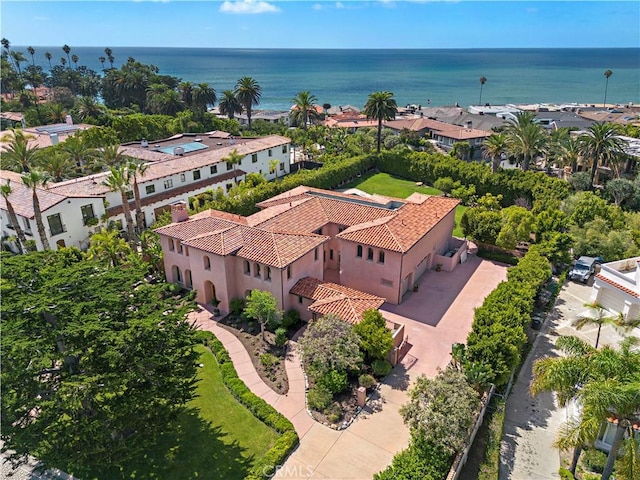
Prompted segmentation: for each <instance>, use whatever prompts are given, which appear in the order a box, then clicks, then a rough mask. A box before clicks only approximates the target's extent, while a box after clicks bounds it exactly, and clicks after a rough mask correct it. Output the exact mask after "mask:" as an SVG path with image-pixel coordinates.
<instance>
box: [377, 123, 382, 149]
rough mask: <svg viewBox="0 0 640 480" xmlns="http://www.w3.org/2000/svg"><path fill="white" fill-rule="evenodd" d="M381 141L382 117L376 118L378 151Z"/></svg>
mask: <svg viewBox="0 0 640 480" xmlns="http://www.w3.org/2000/svg"><path fill="white" fill-rule="evenodd" d="M381 142H382V117H379V118H378V153H380V143H381Z"/></svg>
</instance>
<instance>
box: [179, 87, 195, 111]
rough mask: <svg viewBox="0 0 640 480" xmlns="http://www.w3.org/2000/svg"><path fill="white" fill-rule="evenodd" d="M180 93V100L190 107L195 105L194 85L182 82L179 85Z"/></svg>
mask: <svg viewBox="0 0 640 480" xmlns="http://www.w3.org/2000/svg"><path fill="white" fill-rule="evenodd" d="M178 91H179V92H180V98H181V99H182V101H183V102H184V103H185V104H187V105H188V106H190V105H192V104H193V83H191V82H180V83H179V84H178Z"/></svg>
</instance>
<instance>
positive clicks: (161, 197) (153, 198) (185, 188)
mask: <svg viewBox="0 0 640 480" xmlns="http://www.w3.org/2000/svg"><path fill="white" fill-rule="evenodd" d="M242 175H246V173H245V172H244V171H243V170H236V171H235V173H234V172H233V171H231V172H226V173H223V174H222V175H217V176H215V177H211V178H205V179H204V180H198V181H197V182H191V183H187V184H185V185H182V186H180V187H178V188H172V189H170V190H166V191H164V192H161V193H156V194H155V195H149V196H147V197H144V198H142V199H141V200H140V204H141V205H142V206H143V207H146V206H148V205H151V204H153V203H157V202H163V201H165V200H168V199H170V198H173V197H177V196H180V195H184V194H185V193H189V192H192V191H194V190H198V189H200V188H205V187H208V186H209V185H215V184H216V183H220V182H224V181H226V180H231V179H233V178H234V176H237V177H240V176H242ZM138 188H140V184H138ZM129 208H130V209H131V211H133V210H134V208H135V202H134V201H131V202H129ZM108 212H109V216H110V217H112V216H115V215H120V214H121V213H122V205H116V206H115V207H111V208H109V209H108Z"/></svg>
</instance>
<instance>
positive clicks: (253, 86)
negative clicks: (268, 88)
mask: <svg viewBox="0 0 640 480" xmlns="http://www.w3.org/2000/svg"><path fill="white" fill-rule="evenodd" d="M235 95H236V98H237V99H238V102H239V103H240V105H242V107H243V108H244V111H245V112H247V122H248V123H249V130H251V107H252V106H253V105H258V104H259V103H260V97H261V96H262V87H260V85H258V82H256V81H255V80H254V79H253V78H251V77H242V78H240V79H238V82H237V83H236V88H235Z"/></svg>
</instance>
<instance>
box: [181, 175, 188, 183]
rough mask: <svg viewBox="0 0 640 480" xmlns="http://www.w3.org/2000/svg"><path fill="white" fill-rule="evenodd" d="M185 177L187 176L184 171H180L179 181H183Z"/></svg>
mask: <svg viewBox="0 0 640 480" xmlns="http://www.w3.org/2000/svg"><path fill="white" fill-rule="evenodd" d="M186 179H187V177H186V176H185V174H184V173H181V174H180V181H181V182H184V181H185V180H186Z"/></svg>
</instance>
